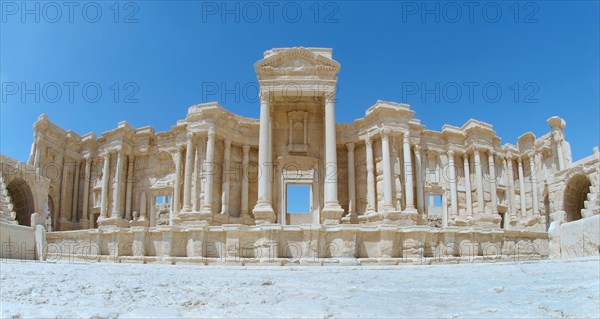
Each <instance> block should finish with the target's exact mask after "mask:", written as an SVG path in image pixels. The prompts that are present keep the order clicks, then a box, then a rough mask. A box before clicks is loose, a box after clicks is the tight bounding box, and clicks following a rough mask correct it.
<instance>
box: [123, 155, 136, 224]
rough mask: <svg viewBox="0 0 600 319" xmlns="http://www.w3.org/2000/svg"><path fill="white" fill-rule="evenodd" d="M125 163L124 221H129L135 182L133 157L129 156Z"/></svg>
mask: <svg viewBox="0 0 600 319" xmlns="http://www.w3.org/2000/svg"><path fill="white" fill-rule="evenodd" d="M128 159H129V160H128V161H127V181H126V183H127V190H126V191H125V219H127V220H131V201H132V200H133V198H132V197H133V195H132V191H133V183H134V182H135V156H134V155H133V154H130V155H129V157H128Z"/></svg>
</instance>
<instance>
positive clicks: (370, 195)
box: [365, 137, 375, 213]
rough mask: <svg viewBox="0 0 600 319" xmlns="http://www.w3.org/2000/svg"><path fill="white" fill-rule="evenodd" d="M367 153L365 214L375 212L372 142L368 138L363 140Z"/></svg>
mask: <svg viewBox="0 0 600 319" xmlns="http://www.w3.org/2000/svg"><path fill="white" fill-rule="evenodd" d="M365 150H366V152H367V212H369V213H372V212H375V173H374V167H373V165H374V163H373V142H372V141H371V138H370V137H367V138H366V139H365Z"/></svg>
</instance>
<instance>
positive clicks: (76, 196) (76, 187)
mask: <svg viewBox="0 0 600 319" xmlns="http://www.w3.org/2000/svg"><path fill="white" fill-rule="evenodd" d="M79 165H80V164H79V160H77V161H75V165H74V169H75V174H74V175H75V180H73V200H72V205H71V222H72V223H75V222H77V217H78V216H77V210H79V207H78V206H77V204H78V202H79V169H80V166H79Z"/></svg>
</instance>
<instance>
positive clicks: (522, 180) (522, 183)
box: [517, 156, 527, 218]
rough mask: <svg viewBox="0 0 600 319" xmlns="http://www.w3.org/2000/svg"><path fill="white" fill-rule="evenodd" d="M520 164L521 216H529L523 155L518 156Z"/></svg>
mask: <svg viewBox="0 0 600 319" xmlns="http://www.w3.org/2000/svg"><path fill="white" fill-rule="evenodd" d="M517 162H518V164H519V168H518V170H519V199H520V200H521V218H523V217H525V216H527V206H526V205H525V178H524V174H523V160H522V159H521V156H519V157H517Z"/></svg>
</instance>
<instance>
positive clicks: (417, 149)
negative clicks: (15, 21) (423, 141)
mask: <svg viewBox="0 0 600 319" xmlns="http://www.w3.org/2000/svg"><path fill="white" fill-rule="evenodd" d="M413 150H414V151H415V153H417V152H419V153H420V152H421V145H419V144H415V145H413Z"/></svg>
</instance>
